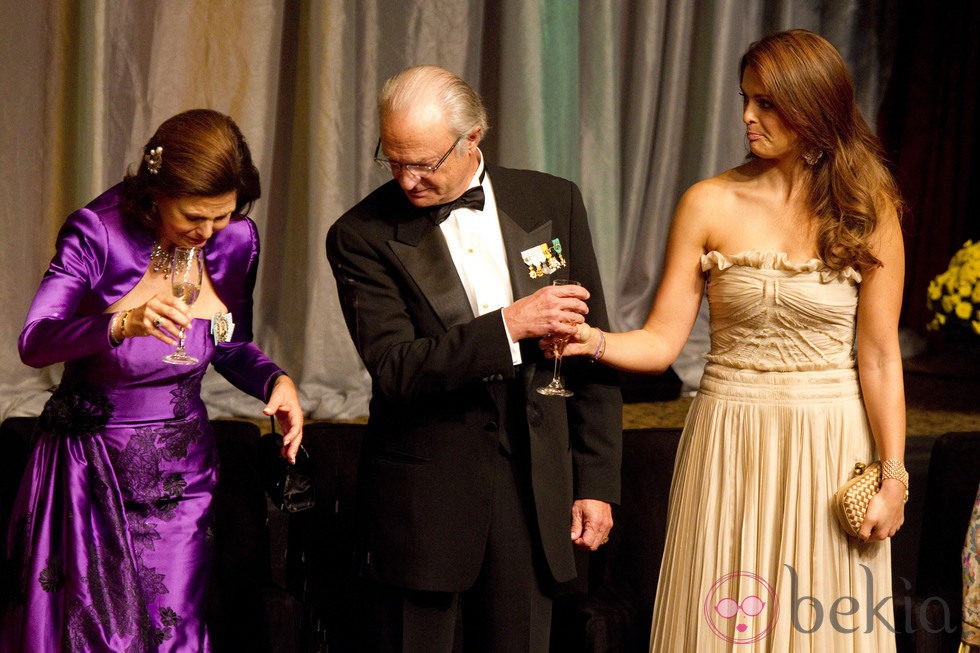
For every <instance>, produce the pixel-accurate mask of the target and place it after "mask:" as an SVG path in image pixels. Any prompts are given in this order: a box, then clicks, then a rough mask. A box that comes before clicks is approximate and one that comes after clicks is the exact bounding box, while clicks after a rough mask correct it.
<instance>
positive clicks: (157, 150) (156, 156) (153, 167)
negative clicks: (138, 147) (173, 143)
mask: <svg viewBox="0 0 980 653" xmlns="http://www.w3.org/2000/svg"><path fill="white" fill-rule="evenodd" d="M143 160H144V161H146V169H147V170H149V172H150V174H151V175H155V174H157V173H158V172H160V168H161V167H162V166H163V148H162V147H160V146H159V145H158V146H156V147H151V148H150V149H149V151H148V152H147V153H146V154H144V155H143Z"/></svg>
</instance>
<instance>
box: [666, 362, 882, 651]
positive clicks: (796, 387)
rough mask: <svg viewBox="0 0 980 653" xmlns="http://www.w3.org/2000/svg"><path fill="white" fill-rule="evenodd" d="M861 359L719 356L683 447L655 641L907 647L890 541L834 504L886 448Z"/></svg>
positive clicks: (689, 646) (759, 647) (730, 647)
mask: <svg viewBox="0 0 980 653" xmlns="http://www.w3.org/2000/svg"><path fill="white" fill-rule="evenodd" d="M875 458H876V456H875V455H874V441H873V438H872V435H871V433H870V429H869V426H868V423H867V418H866V414H865V410H864V406H863V403H862V399H861V396H860V390H859V385H858V381H857V375H856V372H855V371H854V370H852V369H842V370H826V371H801V372H756V371H751V370H740V369H734V368H731V367H725V366H722V365H719V364H714V363H709V364H708V365H707V366H706V367H705V373H704V376H703V378H702V382H701V389H700V391H699V392H698V394H697V396H696V398H695V399H694V401H693V403H692V405H691V408H690V411H689V413H688V417H687V421H686V424H685V428H684V433H683V435H682V437H681V441H680V446H679V449H678V453H677V458H676V461H675V470H674V477H673V482H672V486H671V495H670V508H669V516H668V520H669V523H668V532H667V541H666V546H665V551H664V557H663V562H662V566H661V571H660V580H659V583H658V589H657V596H656V602H655V606H654V614H653V627H652V633H651V645H650V650H651V651H657V652H661V651H662V652H669V653H676V652H678V651H698V652H699V653H701V652H713V651H739V652H743V651H746V652H747V651H773V652H778V653H786V652H788V651H792V652H794V653H799V652H806V651H812V652H814V653H816V652H820V653H826V652H833V653H847V652H851V651H853V652H870V651H874V652H877V651H894V650H895V633H894V627H895V618H894V603H893V601H892V599H891V596H892V590H891V549H890V542H889V541H885V542H870V543H867V544H864V543H861V542H859V541H858V540H856V539H854V538H849V537H847V536H846V535H845V534H844V532H843V531H842V530H841V528H840V526H839V524H838V523H837V522H836V520H835V518H834V515H833V512H832V507H831V506H832V498H833V495H834V492H835V491H836V490H837V488H838V487H839V486H840V485H841V484H843V483H844V482H845V481H846V480H847V479H848V478H849V477H850V476H851V474H852V471H853V467H854V463H855V462H858V461H860V462H869V461H871V460H873V459H875Z"/></svg>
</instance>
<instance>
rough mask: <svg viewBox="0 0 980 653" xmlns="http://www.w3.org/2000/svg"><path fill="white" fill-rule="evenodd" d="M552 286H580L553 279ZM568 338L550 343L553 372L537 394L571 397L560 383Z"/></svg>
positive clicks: (570, 392) (564, 280) (576, 283)
mask: <svg viewBox="0 0 980 653" xmlns="http://www.w3.org/2000/svg"><path fill="white" fill-rule="evenodd" d="M551 285H552V286H565V285H573V286H581V285H582V284H580V283H579V282H578V281H572V280H571V279H555V280H554V281H552V282H551ZM569 337H570V336H565V337H564V338H557V337H556V338H554V339H553V341H552V343H553V344H552V351H553V352H554V354H555V371H554V373H553V374H552V376H551V383H549V384H548V385H543V386H541V387H540V388H537V391H538V393H539V394H543V395H546V396H548V397H571V396H572V391H571V390H569V389H568V388H566V387H565V386H564V385H562V382H561V353H562V351H563V350H564V349H565V343H567V342H568V338H569Z"/></svg>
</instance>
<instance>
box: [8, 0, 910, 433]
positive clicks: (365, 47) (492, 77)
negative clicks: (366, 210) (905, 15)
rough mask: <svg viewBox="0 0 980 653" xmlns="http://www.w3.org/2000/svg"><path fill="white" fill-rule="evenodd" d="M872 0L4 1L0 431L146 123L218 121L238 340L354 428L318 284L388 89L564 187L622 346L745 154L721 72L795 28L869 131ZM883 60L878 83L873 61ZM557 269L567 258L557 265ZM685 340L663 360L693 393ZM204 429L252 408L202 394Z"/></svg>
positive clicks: (350, 394) (882, 40)
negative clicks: (189, 117) (36, 296)
mask: <svg viewBox="0 0 980 653" xmlns="http://www.w3.org/2000/svg"><path fill="white" fill-rule="evenodd" d="M886 5H887V2H886V1H885V0H881V1H877V0H875V1H868V2H861V1H858V0H851V1H845V0H827V1H824V2H817V1H804V0H796V1H782V2H775V1H770V2H764V1H762V0H737V1H736V0H696V1H689V0H580V1H577V2H576V1H571V0H569V1H559V0H498V1H486V2H483V1H480V0H465V1H464V0H167V1H163V0H159V1H152V0H36V1H34V2H30V3H24V2H21V1H20V0H0V11H2V14H0V15H2V16H3V21H2V23H0V37H2V38H0V62H2V64H0V66H2V72H0V74H2V78H0V80H2V82H3V83H2V85H0V88H3V89H4V92H3V93H2V94H0V115H2V117H3V120H2V124H0V168H2V170H3V172H4V174H3V175H2V176H0V225H2V228H3V233H4V237H3V238H2V239H0V251H2V263H0V275H2V276H0V293H2V294H0V299H2V302H3V306H4V308H5V310H4V311H3V314H2V315H0V387H2V392H0V417H5V416H7V415H13V414H36V413H37V412H38V411H39V410H40V407H41V405H42V404H43V402H44V401H45V400H46V398H47V396H48V390H50V388H51V387H52V386H53V385H54V384H56V383H57V381H58V379H59V377H60V366H53V367H52V368H49V369H45V370H33V369H30V368H27V367H25V366H24V365H22V364H21V363H20V361H19V357H18V355H17V350H16V341H17V336H18V334H19V333H20V330H21V327H22V326H23V320H24V316H25V315H26V312H27V309H28V306H29V305H30V301H31V297H32V294H33V292H34V290H35V288H36V287H37V283H38V282H39V280H40V277H41V274H42V272H43V270H44V269H45V267H46V265H47V262H48V260H49V259H50V257H51V255H52V253H53V246H54V238H55V234H56V232H57V229H58V227H59V226H60V224H61V223H62V221H63V220H64V217H65V216H66V215H67V213H69V212H70V211H71V210H73V209H75V208H77V207H79V206H82V205H84V204H85V203H87V202H88V201H89V200H91V199H92V198H94V197H95V196H96V195H98V194H99V193H100V192H101V191H102V190H104V189H105V188H107V187H109V186H111V185H113V184H115V183H116V182H118V181H119V180H120V179H121V178H122V176H123V174H124V173H125V171H126V170H127V167H129V166H133V165H135V164H136V162H138V161H139V159H140V157H141V154H142V152H141V148H142V146H143V144H144V143H145V142H146V141H147V139H148V138H149V136H150V135H151V134H152V133H153V131H154V130H155V128H156V127H157V125H159V124H160V122H162V121H163V120H164V119H166V118H167V117H169V116H171V115H173V114H175V113H178V112H180V111H183V110H185V109H188V108H192V107H210V108H214V109H217V110H219V111H222V112H225V113H228V114H229V115H231V116H232V117H233V118H234V119H235V120H236V121H237V122H238V124H239V126H240V127H241V128H242V131H243V132H244V134H245V135H246V138H247V139H248V141H249V143H250V145H251V148H252V151H253V156H254V158H255V161H256V164H257V165H258V167H259V170H260V173H261V175H262V181H263V198H262V199H261V200H260V201H259V202H258V204H257V205H256V208H255V209H254V210H253V214H252V216H253V218H254V219H255V220H256V222H257V224H258V225H259V229H260V233H261V236H262V254H261V262H260V269H259V283H258V288H257V292H256V297H255V300H256V302H255V306H256V313H255V320H256V330H255V335H256V341H257V342H258V343H259V345H260V346H261V347H262V348H263V349H264V350H265V351H266V352H267V353H268V354H269V355H270V356H272V358H273V359H275V360H276V361H277V362H279V363H280V364H282V365H283V366H284V367H285V368H286V369H287V370H289V372H290V373H291V374H292V376H293V377H294V378H295V379H296V380H297V381H298V383H299V386H300V390H301V398H302V401H303V405H304V408H305V410H306V412H307V414H308V415H309V417H311V418H315V419H349V418H356V417H359V416H363V415H364V414H366V412H367V400H368V398H369V393H370V384H369V380H368V378H367V375H366V373H365V371H364V369H363V367H362V366H361V364H360V361H359V359H358V357H357V355H356V352H355V351H354V348H353V346H352V344H351V342H350V339H349V337H348V335H347V332H346V328H345V327H344V323H343V320H342V317H341V313H340V308H339V305H338V302H337V297H336V292H335V287H334V281H333V278H332V275H331V273H330V271H329V269H328V267H327V264H326V259H325V254H324V239H325V236H326V232H327V229H328V228H329V227H330V225H331V224H332V223H333V221H334V220H336V218H337V217H339V216H340V215H341V214H342V213H343V212H344V211H345V210H346V209H347V208H349V207H350V206H352V205H353V204H354V203H355V202H357V201H358V200H359V199H360V198H361V197H363V196H364V195H365V194H366V193H368V192H369V191H370V190H371V189H372V188H374V187H375V186H377V185H378V184H380V183H382V182H383V181H384V180H385V179H384V177H383V176H382V175H381V174H380V173H379V172H377V171H376V169H375V168H374V166H373V165H372V162H371V159H370V156H371V153H372V152H373V149H374V146H375V143H376V141H377V137H378V127H377V118H376V112H375V97H376V94H377V91H378V89H379V87H380V85H381V84H382V83H383V81H384V80H385V79H386V78H387V77H389V76H390V75H392V74H394V73H395V72H397V71H398V70H400V69H402V68H403V67H405V66H408V65H414V64H418V63H431V64H437V65H440V66H443V67H446V68H449V69H451V70H453V71H456V72H458V73H459V74H461V75H462V76H463V77H464V78H465V79H467V80H468V81H469V82H470V83H471V84H473V85H474V86H475V87H476V88H477V90H478V91H480V93H481V94H482V95H483V96H484V98H485V100H486V103H487V106H488V108H489V110H490V114H491V116H490V117H491V130H490V132H489V134H488V137H487V140H486V141H485V142H484V146H483V151H484V153H485V155H486V156H487V158H488V159H490V160H492V161H494V162H496V163H499V164H502V165H506V166H511V167H529V168H536V169H540V170H545V171H548V172H552V173H554V174H558V175H562V176H565V177H568V178H571V179H573V180H575V181H576V182H577V183H579V184H580V186H581V188H582V191H583V194H584V197H585V200H586V205H587V208H588V209H589V217H590V222H591V226H592V231H593V238H594V240H595V243H596V251H597V253H598V256H599V262H600V267H601V270H602V273H603V283H604V286H605V291H606V297H607V301H608V304H609V308H610V314H611V315H612V319H613V321H614V326H615V327H617V328H620V329H622V328H633V327H637V326H639V325H640V324H642V322H643V320H644V318H645V316H646V313H647V310H648V308H649V303H650V300H651V298H652V296H653V292H654V290H655V288H656V285H657V282H658V280H659V274H660V267H661V263H662V257H663V249H664V242H665V238H666V233H667V229H668V226H669V223H670V218H671V213H672V211H673V207H674V205H675V203H676V202H677V200H678V198H679V197H680V195H681V193H682V192H683V191H684V189H685V188H686V187H687V186H689V185H690V184H692V183H693V182H695V181H697V180H698V179H700V178H703V177H707V176H711V175H714V174H717V173H718V172H720V171H722V170H724V169H726V168H729V167H731V166H733V165H737V164H738V163H739V162H740V161H741V159H742V158H743V156H744V154H745V146H744V143H743V133H744V129H743V126H742V124H741V105H740V100H739V97H738V95H737V91H738V79H737V64H738V58H739V56H740V54H741V53H742V52H743V51H744V50H745V48H746V47H747V46H748V45H749V43H750V42H752V41H753V40H755V39H757V38H759V37H760V36H761V35H763V34H765V33H767V32H769V31H772V30H775V29H784V28H789V27H806V28H809V29H812V30H815V31H818V32H820V33H822V34H824V35H825V36H827V37H828V38H829V39H830V40H831V41H832V42H834V43H835V45H837V46H838V47H839V48H840V49H841V51H842V53H843V54H844V55H845V58H847V59H848V62H849V64H850V65H851V66H852V70H853V71H854V73H855V78H856V80H857V81H858V90H859V99H860V103H861V107H862V109H863V110H864V112H865V115H866V116H867V117H868V118H869V121H870V119H871V118H872V117H873V116H874V115H875V113H876V111H877V108H878V104H879V101H880V98H881V95H882V93H883V85H884V83H885V81H886V80H887V74H888V66H887V60H888V58H887V57H885V56H883V53H887V49H888V48H889V47H891V46H890V41H888V40H887V39H888V35H889V34H890V33H891V32H890V30H891V29H892V26H891V23H890V22H889V21H890V20H891V19H890V18H889V17H890V16H891V15H892V13H893V12H891V11H889V10H888V7H887V6H886ZM882 62H886V63H884V64H883V63H882ZM568 255H569V256H574V255H575V253H574V252H569V253H568ZM705 334H706V331H705V325H704V323H703V321H700V322H699V324H698V326H697V327H696V329H695V334H694V335H693V336H692V339H691V343H690V346H689V347H688V349H687V350H686V352H685V354H684V356H682V359H681V360H680V361H679V362H678V365H677V369H678V371H679V373H680V374H681V375H682V378H684V379H685V380H686V381H688V382H689V383H693V382H695V381H696V378H697V375H698V374H699V365H700V364H701V359H700V354H701V353H702V350H704V349H706V335H705ZM205 398H206V400H207V402H208V405H209V409H210V410H211V413H212V415H213V416H221V415H241V416H247V417H254V416H257V415H258V414H259V409H260V404H259V403H258V402H256V401H255V400H252V399H250V398H247V397H243V396H242V395H241V394H240V393H238V392H237V391H236V390H234V389H233V388H231V386H230V385H229V384H227V383H226V382H225V381H224V380H223V379H221V378H220V377H218V376H217V375H216V374H214V373H213V372H212V373H209V375H208V376H207V377H206V381H205Z"/></svg>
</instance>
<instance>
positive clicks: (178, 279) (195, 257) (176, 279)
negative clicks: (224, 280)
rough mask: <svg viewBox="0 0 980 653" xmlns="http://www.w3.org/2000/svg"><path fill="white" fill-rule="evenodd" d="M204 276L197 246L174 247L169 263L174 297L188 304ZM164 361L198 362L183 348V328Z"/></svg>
mask: <svg viewBox="0 0 980 653" xmlns="http://www.w3.org/2000/svg"><path fill="white" fill-rule="evenodd" d="M203 276H204V257H203V254H202V252H201V249H200V248H199V247H176V248H174V258H173V263H172V264H171V265H170V282H171V287H172V289H173V293H174V297H179V298H180V299H182V300H184V303H185V304H187V305H188V306H190V305H191V304H193V303H194V301H195V300H196V299H197V296H198V295H199V294H200V293H201V280H202V278H203ZM163 360H164V362H167V363H172V364H174V365H193V364H194V363H197V362H198V359H196V358H194V357H193V356H191V355H190V354H188V353H187V351H185V350H184V329H183V328H181V329H180V340H179V342H178V344H177V349H176V350H175V351H174V352H173V353H172V354H168V355H166V356H164V357H163Z"/></svg>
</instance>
